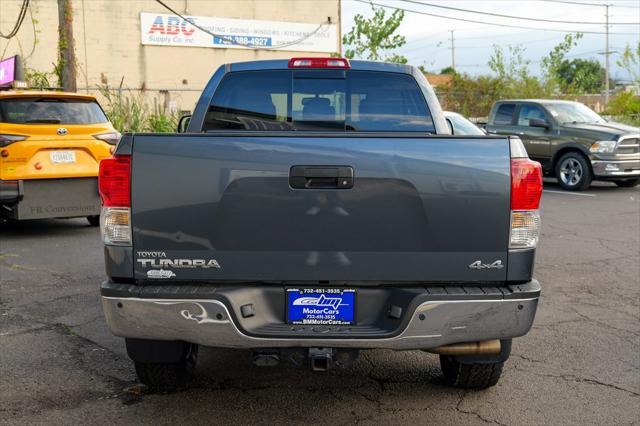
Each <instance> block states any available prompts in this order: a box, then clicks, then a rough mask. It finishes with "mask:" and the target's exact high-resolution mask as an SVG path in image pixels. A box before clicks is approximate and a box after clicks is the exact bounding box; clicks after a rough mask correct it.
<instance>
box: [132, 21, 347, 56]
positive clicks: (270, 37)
mask: <svg viewBox="0 0 640 426" xmlns="http://www.w3.org/2000/svg"><path fill="white" fill-rule="evenodd" d="M191 22H195V23H197V24H198V25H199V26H201V27H202V28H205V29H206V30H207V31H209V32H211V33H213V34H215V35H211V34H207V33H205V32H204V31H201V30H199V29H197V28H196V27H194V26H193V25H191ZM140 39H141V42H142V44H146V45H159V46H190V47H217V48H225V49H251V48H260V49H270V50H293V51H299V52H326V53H331V52H335V51H337V50H338V27H337V25H336V24H328V23H325V24H322V25H320V23H318V24H302V23H296V22H278V21H255V20H246V19H231V18H213V17H207V16H188V17H187V20H184V19H182V18H180V17H179V16H175V15H167V14H158V13H146V12H142V13H141V14H140ZM292 42H295V44H291V45H289V43H292Z"/></svg>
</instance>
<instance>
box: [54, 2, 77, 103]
mask: <svg viewBox="0 0 640 426" xmlns="http://www.w3.org/2000/svg"><path fill="white" fill-rule="evenodd" d="M55 73H56V74H57V75H58V80H59V84H60V86H62V88H63V89H64V90H66V91H69V92H75V91H76V52H75V42H74V40H73V9H72V8H71V0H58V63H57V64H56V67H55Z"/></svg>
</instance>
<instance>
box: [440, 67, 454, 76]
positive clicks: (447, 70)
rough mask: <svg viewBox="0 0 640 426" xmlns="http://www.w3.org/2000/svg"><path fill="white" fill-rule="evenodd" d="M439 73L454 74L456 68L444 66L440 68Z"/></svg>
mask: <svg viewBox="0 0 640 426" xmlns="http://www.w3.org/2000/svg"><path fill="white" fill-rule="evenodd" d="M440 74H450V75H456V70H455V69H454V68H453V67H452V66H448V67H444V68H442V69H441V70H440Z"/></svg>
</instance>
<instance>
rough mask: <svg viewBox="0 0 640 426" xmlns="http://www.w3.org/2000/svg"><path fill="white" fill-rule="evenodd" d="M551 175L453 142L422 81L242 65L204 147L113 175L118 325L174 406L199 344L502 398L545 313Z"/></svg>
mask: <svg viewBox="0 0 640 426" xmlns="http://www.w3.org/2000/svg"><path fill="white" fill-rule="evenodd" d="M541 175H542V172H541V167H540V164H539V163H536V162H534V161H531V160H530V159H529V158H528V157H527V154H526V151H525V150H524V147H523V146H522V143H521V141H520V140H519V139H518V138H512V137H509V136H480V135H479V136H455V135H451V134H450V130H449V127H448V126H447V124H446V122H445V119H444V117H443V114H442V111H441V109H440V105H439V103H438V101H437V99H436V97H435V95H434V92H433V91H432V89H431V88H430V87H429V85H428V83H427V81H426V80H425V78H424V76H423V75H422V73H421V72H419V71H418V70H417V69H416V68H414V67H411V66H406V65H398V64H388V63H375V62H365V61H352V62H349V61H347V60H345V59H342V58H294V59H291V60H289V61H287V60H272V61H256V62H244V63H234V64H228V65H224V66H222V67H220V69H218V71H217V72H216V73H215V74H214V75H213V77H212V78H211V80H210V81H209V83H208V84H207V86H206V88H205V89H204V91H203V93H202V96H201V97H200V100H199V101H198V103H197V106H196V108H195V111H194V114H193V117H192V118H191V120H190V123H189V125H188V129H187V132H186V133H178V134H126V135H124V136H123V137H122V139H121V140H120V142H119V143H118V145H117V148H116V151H115V153H114V156H113V157H112V158H109V159H106V160H103V161H102V162H101V165H100V175H99V189H100V194H101V197H102V202H103V207H102V216H101V230H102V238H103V241H104V244H105V246H104V253H105V261H106V272H107V276H108V278H107V280H106V281H104V282H103V284H102V286H101V295H102V305H103V308H104V312H105V315H106V319H107V323H108V325H109V328H110V329H111V331H112V332H113V333H114V334H115V335H117V336H121V337H124V338H125V339H126V347H127V352H128V354H129V356H130V357H131V359H132V360H133V361H134V363H135V368H136V371H137V374H138V377H139V378H140V380H141V381H142V382H143V383H145V384H147V385H149V386H150V387H151V388H153V389H158V390H169V389H173V388H177V387H183V386H185V385H186V384H187V382H188V379H189V378H190V377H191V375H192V373H193V371H194V368H195V363H196V357H197V349H198V346H199V345H204V346H209V347H220V348H245V349H247V350H252V351H253V357H254V358H253V359H254V362H255V363H256V364H258V365H274V364H276V363H277V362H279V361H290V362H292V363H293V364H297V365H306V366H309V367H310V368H312V369H313V370H316V371H324V370H327V369H329V368H331V367H346V366H348V365H349V363H350V362H351V361H352V360H354V359H355V357H356V355H357V353H358V351H359V350H362V349H374V348H387V349H395V350H422V351H425V352H431V353H436V354H439V355H440V363H441V366H442V371H443V374H444V377H445V379H446V381H447V382H448V383H450V384H451V385H454V386H459V387H466V388H485V387H488V386H492V385H494V384H496V383H497V381H498V379H499V377H500V374H501V371H502V366H503V363H504V362H505V361H506V360H507V358H508V357H509V354H510V350H511V341H512V339H513V338H514V337H518V336H522V335H524V334H526V333H527V332H528V331H529V329H530V328H531V324H532V322H533V319H534V316H535V313H536V307H537V304H538V297H539V294H540V286H539V284H538V282H537V281H536V280H535V279H533V277H532V272H533V263H534V255H535V249H536V244H537V241H538V234H539V228H540V216H539V213H538V205H539V201H540V196H541V192H542V176H541ZM425 356H427V355H425Z"/></svg>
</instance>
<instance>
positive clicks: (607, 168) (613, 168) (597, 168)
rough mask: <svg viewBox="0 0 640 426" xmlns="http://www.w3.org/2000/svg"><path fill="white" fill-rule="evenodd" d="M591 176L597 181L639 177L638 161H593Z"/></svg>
mask: <svg viewBox="0 0 640 426" xmlns="http://www.w3.org/2000/svg"><path fill="white" fill-rule="evenodd" d="M591 165H592V167H593V174H594V175H595V176H596V178H599V179H620V178H622V179H624V178H639V177H640V159H637V160H593V161H591Z"/></svg>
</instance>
